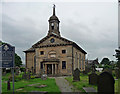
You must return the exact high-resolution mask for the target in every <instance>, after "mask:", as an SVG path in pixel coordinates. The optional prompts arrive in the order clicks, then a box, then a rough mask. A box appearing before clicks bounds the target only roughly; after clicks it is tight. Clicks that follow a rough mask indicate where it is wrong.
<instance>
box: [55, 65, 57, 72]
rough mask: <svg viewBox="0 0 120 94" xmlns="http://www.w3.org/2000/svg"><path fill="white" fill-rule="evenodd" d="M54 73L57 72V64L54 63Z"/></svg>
mask: <svg viewBox="0 0 120 94" xmlns="http://www.w3.org/2000/svg"><path fill="white" fill-rule="evenodd" d="M55 74H57V64H55Z"/></svg>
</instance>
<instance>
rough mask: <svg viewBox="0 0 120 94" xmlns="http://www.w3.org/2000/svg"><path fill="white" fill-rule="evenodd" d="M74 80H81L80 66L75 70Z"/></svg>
mask: <svg viewBox="0 0 120 94" xmlns="http://www.w3.org/2000/svg"><path fill="white" fill-rule="evenodd" d="M73 81H80V70H79V69H78V68H76V69H75V70H74V72H73Z"/></svg>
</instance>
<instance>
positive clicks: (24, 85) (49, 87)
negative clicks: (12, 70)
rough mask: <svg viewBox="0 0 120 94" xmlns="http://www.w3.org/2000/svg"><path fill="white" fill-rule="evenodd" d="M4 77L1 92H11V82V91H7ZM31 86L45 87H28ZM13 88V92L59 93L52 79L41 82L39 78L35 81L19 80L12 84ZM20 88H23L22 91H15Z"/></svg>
mask: <svg viewBox="0 0 120 94" xmlns="http://www.w3.org/2000/svg"><path fill="white" fill-rule="evenodd" d="M7 76H8V75H7ZM7 76H6V77H7ZM6 77H4V76H3V80H2V92H12V82H11V90H10V91H7V83H6V82H5V81H6V80H7V78H6ZM31 84H36V85H35V86H40V85H43V84H45V85H47V86H46V87H44V88H37V87H35V86H28V85H31ZM14 87H15V92H30V91H47V92H48V93H50V92H60V90H59V88H58V86H57V85H56V83H55V79H53V78H52V79H50V78H47V80H41V78H35V79H30V80H19V81H17V82H14ZM20 88H23V89H22V90H19V91H16V90H18V89H20ZM6 94H7V93H6ZM21 94H22V93H21Z"/></svg>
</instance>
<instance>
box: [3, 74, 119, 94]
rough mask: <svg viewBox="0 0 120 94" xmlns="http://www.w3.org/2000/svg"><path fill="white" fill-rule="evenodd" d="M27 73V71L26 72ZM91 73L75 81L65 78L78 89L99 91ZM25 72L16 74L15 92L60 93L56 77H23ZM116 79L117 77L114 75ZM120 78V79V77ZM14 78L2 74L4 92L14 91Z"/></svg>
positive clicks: (116, 83) (82, 75)
mask: <svg viewBox="0 0 120 94" xmlns="http://www.w3.org/2000/svg"><path fill="white" fill-rule="evenodd" d="M26 74H27V73H26ZM90 74H91V72H90V73H88V74H84V73H80V75H79V80H78V81H77V79H76V80H75V81H74V76H66V77H65V80H67V81H68V82H69V84H70V85H73V86H74V87H75V88H76V89H78V90H80V92H85V90H84V89H83V88H84V87H92V88H94V89H95V90H96V91H97V85H96V84H94V83H91V84H90V79H89V75H90ZM96 74H97V75H100V73H99V72H96ZM23 75H24V73H23V72H22V73H20V74H16V73H15V82H14V85H15V92H18V93H20V92H26V93H27V92H34V91H37V92H47V93H48V94H49V93H51V92H57V93H60V92H61V91H60V89H59V87H58V86H57V85H56V81H55V78H50V77H47V79H42V78H39V77H37V78H36V77H35V76H34V75H32V74H31V76H30V78H29V76H28V77H27V76H26V78H23V77H22V76H23ZM114 79H116V77H115V76H114ZM9 80H10V90H8V81H9ZM119 80H120V79H119ZM114 85H115V92H117V91H118V80H115V84H114ZM12 89H13V88H12V79H11V74H10V73H7V74H5V75H3V76H2V92H3V93H5V92H7V93H8V92H12Z"/></svg>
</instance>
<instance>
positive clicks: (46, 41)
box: [33, 35, 72, 47]
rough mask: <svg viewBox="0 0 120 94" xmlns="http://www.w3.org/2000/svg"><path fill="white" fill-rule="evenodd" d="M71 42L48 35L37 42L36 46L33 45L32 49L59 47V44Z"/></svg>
mask: <svg viewBox="0 0 120 94" xmlns="http://www.w3.org/2000/svg"><path fill="white" fill-rule="evenodd" d="M71 43H72V42H71V41H69V40H67V39H65V38H62V37H60V36H56V35H50V36H46V37H45V38H43V39H42V40H40V41H39V42H37V43H36V44H34V45H33V47H40V46H47V45H48V46H49V45H60V44H65V45H66V44H71Z"/></svg>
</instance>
